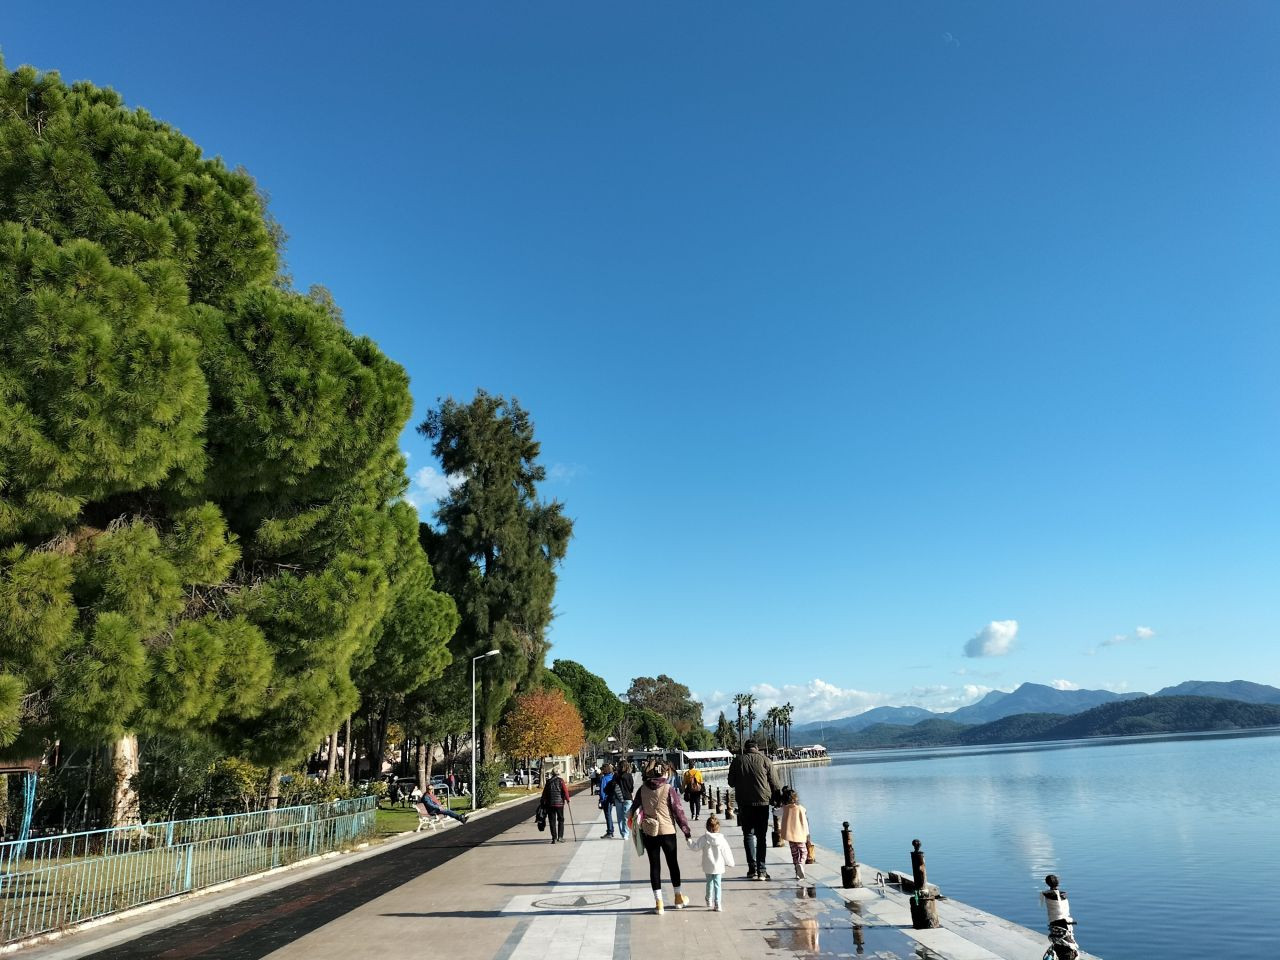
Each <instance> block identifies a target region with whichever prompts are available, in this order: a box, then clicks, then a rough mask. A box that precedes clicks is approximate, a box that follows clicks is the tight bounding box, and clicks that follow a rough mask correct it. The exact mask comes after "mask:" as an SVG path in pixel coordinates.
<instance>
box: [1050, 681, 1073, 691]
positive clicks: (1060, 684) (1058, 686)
mask: <svg viewBox="0 0 1280 960" xmlns="http://www.w3.org/2000/svg"><path fill="white" fill-rule="evenodd" d="M1049 686H1051V687H1053V689H1055V690H1079V689H1080V684H1078V683H1072V682H1071V681H1070V680H1050V681H1049Z"/></svg>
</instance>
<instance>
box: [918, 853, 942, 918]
mask: <svg viewBox="0 0 1280 960" xmlns="http://www.w3.org/2000/svg"><path fill="white" fill-rule="evenodd" d="M911 879H912V881H913V885H914V886H915V888H916V889H915V893H914V894H912V896H911V904H910V905H911V926H912V927H914V928H915V929H916V930H932V929H934V928H935V927H940V926H942V923H941V922H940V921H939V920H938V896H937V894H934V893H930V892H929V878H928V875H927V874H926V872H925V868H924V851H923V850H921V849H920V841H919V840H912V841H911Z"/></svg>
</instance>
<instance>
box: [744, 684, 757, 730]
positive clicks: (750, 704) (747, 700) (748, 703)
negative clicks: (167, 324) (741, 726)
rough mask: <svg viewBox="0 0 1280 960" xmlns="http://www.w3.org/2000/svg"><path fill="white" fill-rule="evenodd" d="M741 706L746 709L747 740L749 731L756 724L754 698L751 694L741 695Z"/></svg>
mask: <svg viewBox="0 0 1280 960" xmlns="http://www.w3.org/2000/svg"><path fill="white" fill-rule="evenodd" d="M743 705H744V706H745V707H746V708H747V738H748V739H750V738H751V731H752V730H754V729H755V723H756V698H755V696H754V695H753V694H750V693H747V694H743Z"/></svg>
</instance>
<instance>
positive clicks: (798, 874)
mask: <svg viewBox="0 0 1280 960" xmlns="http://www.w3.org/2000/svg"><path fill="white" fill-rule="evenodd" d="M796 879H797V880H803V879H804V871H803V870H801V869H800V868H799V867H796Z"/></svg>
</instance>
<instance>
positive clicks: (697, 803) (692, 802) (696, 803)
mask: <svg viewBox="0 0 1280 960" xmlns="http://www.w3.org/2000/svg"><path fill="white" fill-rule="evenodd" d="M689 812H690V813H692V814H693V819H695V820H697V819H698V817H700V816H701V815H702V791H701V790H699V791H698V792H697V793H690V794H689Z"/></svg>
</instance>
